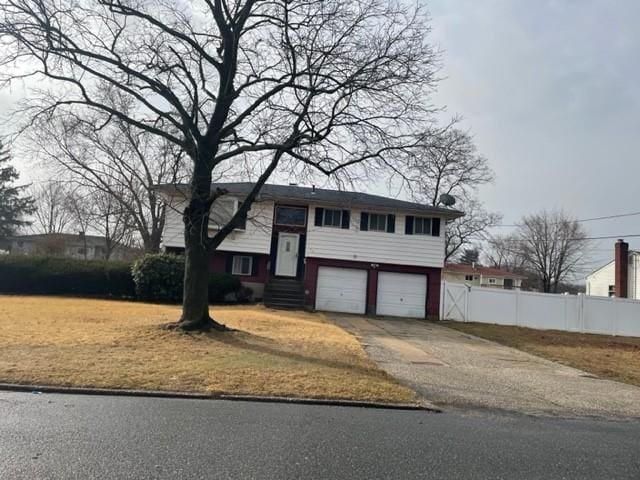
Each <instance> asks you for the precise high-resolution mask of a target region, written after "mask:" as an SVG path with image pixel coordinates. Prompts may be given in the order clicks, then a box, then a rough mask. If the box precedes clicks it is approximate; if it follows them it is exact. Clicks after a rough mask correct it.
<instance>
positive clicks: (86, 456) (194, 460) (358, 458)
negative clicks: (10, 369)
mask: <svg viewBox="0 0 640 480" xmlns="http://www.w3.org/2000/svg"><path fill="white" fill-rule="evenodd" d="M0 478H1V479H13V480H18V479H57V478H60V479H75V478H78V479H92V478H96V479H98V478H100V479H103V478H113V479H145V478H153V479H158V478H163V479H164V478H166V479H191V478H194V479H196V478H198V479H199V478H202V479H227V478H233V479H253V478H255V479H307V478H309V479H338V478H348V479H359V478H362V479H365V478H366V479H372V478H384V479H395V478H397V479H403V480H408V479H414V478H416V479H417V478H420V479H432V478H447V479H457V478H469V479H488V478H491V479H497V478H505V479H532V478H540V479H554V478H562V479H573V478H575V479H590V478H593V479H603V478H612V479H613V478H616V479H623V478H633V479H638V478H640V422H639V421H637V420H629V421H615V422H614V421H604V420H592V419H591V420H590V419H579V420H576V419H571V420H569V419H558V418H548V417H547V418H543V417H526V416H514V415H504V414H498V413H490V412H487V413H478V412H475V413H440V414H438V413H429V412H416V411H400V410H380V409H364V408H354V407H327V406H312V405H283V404H275V403H252V402H232V401H209V400H185V399H180V400H179V399H155V398H131V397H98V396H80V395H58V394H41V395H36V394H30V393H9V392H0Z"/></svg>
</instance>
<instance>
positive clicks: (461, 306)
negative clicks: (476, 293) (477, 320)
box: [440, 282, 469, 322]
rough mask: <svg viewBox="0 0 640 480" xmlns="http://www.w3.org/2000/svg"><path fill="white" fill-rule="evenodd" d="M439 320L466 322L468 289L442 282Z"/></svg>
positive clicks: (464, 286) (463, 286)
mask: <svg viewBox="0 0 640 480" xmlns="http://www.w3.org/2000/svg"><path fill="white" fill-rule="evenodd" d="M442 296H443V299H442V314H441V315H440V318H441V319H448V320H457V321H459V322H466V321H467V317H468V312H469V289H468V288H467V286H466V285H460V284H455V283H448V282H443V285H442Z"/></svg>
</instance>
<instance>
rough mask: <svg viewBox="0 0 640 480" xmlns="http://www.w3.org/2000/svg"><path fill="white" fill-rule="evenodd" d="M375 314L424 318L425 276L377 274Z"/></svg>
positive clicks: (392, 273) (425, 298)
mask: <svg viewBox="0 0 640 480" xmlns="http://www.w3.org/2000/svg"><path fill="white" fill-rule="evenodd" d="M377 297H378V299H377V303H376V314H378V315H390V316H393V317H414V318H424V317H425V316H426V315H425V313H426V312H425V308H426V303H427V276H426V275H416V274H412V273H396V272H378V295H377Z"/></svg>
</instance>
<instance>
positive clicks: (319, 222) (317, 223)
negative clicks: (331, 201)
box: [315, 207, 324, 227]
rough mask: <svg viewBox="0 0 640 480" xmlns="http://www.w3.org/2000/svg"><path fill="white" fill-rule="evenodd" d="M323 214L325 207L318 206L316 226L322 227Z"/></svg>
mask: <svg viewBox="0 0 640 480" xmlns="http://www.w3.org/2000/svg"><path fill="white" fill-rule="evenodd" d="M323 214H324V208H320V207H316V221H315V226H316V227H321V226H322V215H323Z"/></svg>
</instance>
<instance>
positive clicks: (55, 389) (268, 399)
mask: <svg viewBox="0 0 640 480" xmlns="http://www.w3.org/2000/svg"><path fill="white" fill-rule="evenodd" d="M2 390H4V391H10V392H27V393H65V394H76V395H106V396H119V397H152V398H183V399H192V400H231V401H240V402H263V403H289V404H299V405H327V406H337V407H359V408H378V409H387V410H420V411H427V412H433V413H440V412H441V410H439V409H438V408H436V407H434V406H431V405H427V404H413V403H383V402H366V401H358V400H337V399H335V400H332V399H324V398H299V397H276V396H258V395H232V394H207V393H188V392H171V391H165V390H135V389H114V388H88V387H86V388H85V387H60V386H52V385H29V384H18V383H0V391H2Z"/></svg>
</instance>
